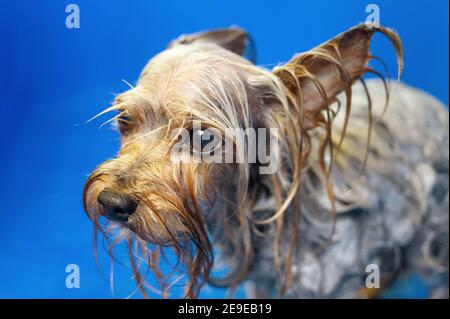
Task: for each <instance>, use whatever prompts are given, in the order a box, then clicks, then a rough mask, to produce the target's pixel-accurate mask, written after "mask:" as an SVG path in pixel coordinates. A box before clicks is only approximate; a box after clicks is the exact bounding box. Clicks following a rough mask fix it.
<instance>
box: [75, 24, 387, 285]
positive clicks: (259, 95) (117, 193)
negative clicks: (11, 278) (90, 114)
mask: <svg viewBox="0 0 450 319" xmlns="http://www.w3.org/2000/svg"><path fill="white" fill-rule="evenodd" d="M379 30H381V31H382V32H384V33H385V34H388V36H389V37H390V38H391V39H394V40H396V38H395V36H393V34H392V33H390V32H389V31H387V30H385V29H379ZM373 31H375V29H373V30H372V29H368V28H366V27H359V28H355V29H352V30H350V31H348V32H347V33H345V34H341V35H340V36H338V37H337V38H335V39H332V40H330V41H329V42H327V43H325V44H324V45H322V46H320V47H318V48H317V49H315V50H313V51H309V52H307V53H305V54H302V55H300V56H296V57H294V58H293V59H292V60H291V61H290V62H288V63H287V64H286V65H284V66H280V67H277V68H275V69H274V70H273V72H269V71H267V70H265V69H263V68H260V67H258V66H255V65H254V64H252V63H251V62H249V61H248V60H246V59H245V58H244V57H242V54H243V53H244V51H245V45H246V43H247V41H248V38H247V35H246V33H245V32H244V31H242V30H240V29H227V30H219V31H213V32H206V33H199V34H194V35H191V36H188V37H182V38H179V39H177V40H175V41H173V42H172V43H171V44H170V46H169V48H168V49H167V50H165V51H163V52H162V53H160V54H159V55H157V56H156V57H154V58H153V59H152V60H151V61H150V62H149V63H148V64H147V66H146V67H145V68H144V70H143V71H142V73H141V76H140V78H139V81H138V83H137V85H136V86H135V87H133V88H131V89H130V90H128V91H127V92H125V93H123V94H120V95H119V96H117V98H116V99H115V102H114V105H113V106H112V107H110V108H108V109H107V110H106V111H113V110H115V111H117V116H115V117H114V120H115V121H116V123H117V126H118V128H119V131H120V135H121V148H120V151H119V152H118V154H117V157H116V158H114V159H112V160H109V161H106V162H105V163H103V164H101V165H100V166H99V167H97V169H96V170H95V171H94V172H93V173H92V175H91V176H90V177H89V179H88V181H87V183H86V187H85V190H84V204H85V209H86V212H87V213H88V215H89V217H90V218H91V219H92V220H93V221H94V223H95V224H96V226H97V227H99V228H101V229H102V230H103V231H105V232H107V231H109V230H111V229H113V228H115V229H119V232H120V234H121V235H122V236H123V237H124V238H125V239H126V240H127V241H130V240H131V238H136V239H137V240H139V241H141V242H150V243H155V244H158V245H164V246H166V245H169V246H175V247H176V248H177V251H178V253H179V255H181V256H182V259H184V261H185V262H188V263H191V264H190V267H191V268H192V267H193V269H191V270H190V271H191V274H190V275H191V277H193V276H199V275H203V276H205V277H206V276H207V272H208V271H209V267H210V265H211V254H210V250H211V246H210V244H209V242H210V237H211V236H208V231H214V232H215V235H214V236H216V235H217V234H218V235H217V240H218V241H219V242H221V243H222V244H223V243H225V244H230V243H231V245H232V246H234V250H238V251H242V253H241V254H242V255H243V256H241V258H243V259H245V258H248V259H249V260H250V259H251V258H250V257H249V256H248V255H249V254H251V253H250V251H251V247H250V246H251V240H250V238H251V229H252V225H251V220H252V218H253V217H254V216H251V212H252V210H251V208H252V204H253V203H254V201H255V199H256V197H257V196H258V194H259V193H260V192H261V188H262V187H261V186H262V185H265V186H264V187H265V188H266V189H267V188H268V189H269V190H270V191H271V192H272V195H274V196H276V197H277V198H279V199H281V201H279V204H278V207H277V211H275V212H273V213H274V215H273V216H271V217H270V218H269V219H268V220H270V219H272V220H275V219H276V218H278V217H279V216H282V214H283V212H284V211H285V210H286V209H287V208H288V207H289V204H290V202H291V201H292V200H293V198H295V196H296V192H297V190H298V183H299V175H300V172H301V169H302V167H303V166H304V165H305V160H306V157H307V156H306V155H307V154H308V152H309V150H310V148H311V147H310V146H308V132H309V130H311V129H314V128H317V127H320V126H325V127H326V126H327V125H328V124H329V122H327V119H326V117H325V116H324V114H323V113H324V112H323V111H325V112H326V111H327V110H328V106H329V104H330V103H331V101H332V100H333V98H334V97H335V96H336V95H337V94H338V93H339V92H340V91H343V90H345V91H348V89H349V87H350V85H351V84H352V82H353V81H354V80H355V79H357V78H359V77H361V75H362V74H363V73H364V71H365V70H364V68H365V65H366V63H367V61H368V59H369V53H368V46H369V41H370V37H371V35H372V33H373ZM106 111H104V112H102V113H101V114H103V113H105V112H106ZM237 128H240V129H243V130H246V129H255V130H256V129H258V128H265V129H276V132H277V134H272V133H269V134H268V136H269V139H270V138H273V139H274V141H275V143H276V144H277V149H278V150H279V153H281V159H278V160H279V161H281V162H283V163H284V164H283V165H284V166H282V167H280V168H279V169H278V170H277V171H274V172H271V173H270V174H268V175H265V176H263V175H258V167H259V166H260V165H261V161H259V160H256V161H254V162H246V161H239V160H238V156H237V155H233V156H231V161H230V160H228V161H224V160H223V159H224V158H225V157H226V152H227V149H226V148H225V147H224V145H225V143H226V142H229V143H230V144H229V145H231V151H234V152H236V154H241V153H239V151H243V152H244V153H245V152H248V147H246V146H245V145H246V144H245V142H246V141H248V140H246V137H245V136H240V135H239V134H235V135H233V136H231V137H230V136H228V135H226V132H227V129H237ZM206 133H208V134H209V133H211V134H209V136H208V138H207V139H204V138H201V136H203V135H205V134H206ZM264 134H267V132H266V131H265V133H264ZM199 137H200V138H199ZM266 137H267V136H266ZM216 138H218V139H217V140H216ZM221 138H222V140H221ZM219 140H220V142H218V141H219ZM198 141H199V142H198ZM205 141H206V142H205ZM211 145H212V146H213V148H212V149H211V148H207V147H208V146H211ZM266 145H267V144H266ZM205 147H206V148H205ZM180 151H182V152H180ZM228 151H230V149H228ZM198 154H209V155H212V154H213V155H214V156H219V157H220V158H221V159H222V160H221V161H214V160H212V161H211V160H204V159H203V157H201V156H200V158H199V157H198ZM244 156H245V155H244ZM215 158H216V159H217V157H215ZM286 181H287V182H286ZM277 182H278V183H279V185H278V186H279V187H274V188H273V189H272V188H271V186H270V185H273V184H276V183H277ZM267 185H269V186H267ZM286 185H287V186H286ZM103 217H104V218H103ZM100 219H105V223H104V224H102V223H101V222H100ZM206 225H208V227H211V229H208V228H207V227H206ZM215 238H216V237H215ZM191 246H192V247H193V248H188V247H191ZM196 267H197V268H196ZM245 267H248V265H246V266H245ZM188 272H189V271H188Z"/></svg>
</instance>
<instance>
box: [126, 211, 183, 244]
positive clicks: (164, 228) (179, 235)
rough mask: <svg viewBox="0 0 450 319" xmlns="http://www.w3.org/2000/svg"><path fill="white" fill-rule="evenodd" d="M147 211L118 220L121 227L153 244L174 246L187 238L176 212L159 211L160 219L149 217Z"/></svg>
mask: <svg viewBox="0 0 450 319" xmlns="http://www.w3.org/2000/svg"><path fill="white" fill-rule="evenodd" d="M149 214H150V213H149V212H147V211H143V210H140V211H139V212H138V213H136V214H135V215H133V216H130V217H129V218H128V220H126V221H119V222H118V223H119V224H120V226H121V227H123V228H126V229H128V230H129V231H131V232H132V233H133V234H135V235H136V236H137V237H138V238H140V239H141V240H143V241H145V242H147V243H150V244H155V245H161V246H175V245H177V244H179V243H181V242H183V241H186V240H189V239H190V236H189V232H188V230H187V228H186V227H185V226H184V225H183V224H182V222H181V221H180V220H178V219H177V218H171V217H168V216H176V213H174V212H171V213H168V212H160V213H159V218H160V220H156V219H153V218H151V217H149Z"/></svg>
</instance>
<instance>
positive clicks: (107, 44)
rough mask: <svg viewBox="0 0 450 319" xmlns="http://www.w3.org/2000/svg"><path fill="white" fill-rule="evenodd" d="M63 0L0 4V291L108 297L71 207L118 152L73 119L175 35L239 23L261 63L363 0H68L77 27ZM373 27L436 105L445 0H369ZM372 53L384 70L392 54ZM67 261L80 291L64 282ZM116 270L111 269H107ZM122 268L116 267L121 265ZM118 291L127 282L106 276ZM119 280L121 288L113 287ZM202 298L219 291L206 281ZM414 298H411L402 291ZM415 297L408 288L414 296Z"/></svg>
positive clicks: (302, 45) (109, 138)
mask: <svg viewBox="0 0 450 319" xmlns="http://www.w3.org/2000/svg"><path fill="white" fill-rule="evenodd" d="M69 3H72V2H71V1H22V0H19V1H4V0H1V1H0V32H1V35H2V36H1V43H0V48H1V50H0V110H1V117H0V121H1V124H0V139H1V144H0V145H1V156H0V167H1V172H2V173H1V177H0V191H1V193H0V203H1V204H2V209H1V212H0V215H1V218H0V247H1V253H0V297H3V298H10V297H14V298H30V297H32V298H46V297H60V298H76V297H87V298H90V297H95V298H108V297H111V296H112V294H111V290H110V288H109V283H108V280H107V279H106V278H107V276H108V275H107V272H108V263H107V260H106V257H105V255H104V254H101V256H100V257H101V260H102V268H103V270H104V272H105V273H106V275H102V273H101V272H99V271H98V269H97V268H96V265H95V261H94V256H93V249H92V247H93V238H92V225H91V223H90V221H89V220H88V218H87V217H86V216H85V214H84V212H83V210H82V205H81V190H82V187H83V184H84V181H85V179H86V177H87V175H88V174H89V172H90V171H91V170H92V169H93V168H94V167H95V166H96V165H97V164H99V163H100V162H102V161H103V160H105V159H107V158H108V157H110V156H113V155H114V154H115V152H116V151H117V149H118V138H117V134H116V133H115V132H114V131H112V130H110V129H108V128H107V127H104V128H102V129H98V127H99V125H100V124H101V123H103V121H104V120H106V119H107V118H102V119H100V120H98V121H94V122H91V123H89V124H83V123H84V122H85V121H86V120H87V119H89V118H90V117H91V116H93V115H95V114H96V113H98V112H99V111H100V110H102V109H103V108H104V107H106V106H108V105H109V103H110V102H111V101H112V99H113V96H112V95H111V92H114V93H118V92H121V91H124V90H126V89H127V86H126V84H124V83H123V82H122V81H121V79H125V80H127V81H129V82H131V83H134V81H135V80H136V78H137V76H138V74H139V72H140V70H141V68H142V67H143V66H144V64H145V63H146V62H147V60H148V59H149V58H151V57H152V56H153V55H154V54H156V53H157V52H159V51H161V50H163V49H164V48H165V46H166V45H167V43H168V42H169V41H170V40H171V39H174V38H176V37H177V36H178V35H180V34H182V33H189V32H194V31H199V30H203V29H208V28H215V27H223V26H229V25H233V24H236V25H240V26H242V27H244V28H246V29H247V30H248V31H250V33H251V34H252V35H253V37H254V39H255V41H256V44H257V49H258V64H262V65H269V66H270V67H272V66H273V65H275V64H276V63H278V62H281V61H287V60H288V59H289V58H290V57H291V56H292V55H293V54H294V53H295V52H301V51H304V50H307V49H309V48H311V47H313V46H315V45H317V44H319V43H321V42H323V41H325V40H327V39H329V38H331V37H333V36H334V35H336V34H338V33H340V32H342V31H344V30H346V29H347V28H349V27H351V26H353V25H355V24H357V23H359V22H363V21H365V18H366V16H367V13H366V12H365V7H366V5H367V4H369V3H371V2H369V1H356V0H355V1H331V0H330V1H324V0H320V1H319V0H317V1H299V0H296V1H281V0H278V1H255V2H244V1H237V0H228V1H203V2H192V3H191V2H189V3H188V1H180V2H175V1H169V0H166V1H129V0H128V1H87V0H84V1H81V0H80V1H76V2H75V3H76V4H78V5H79V7H80V10H81V28H80V29H72V30H69V29H67V28H66V27H65V19H66V16H67V14H66V13H65V8H66V6H67V5H68V4H69ZM375 3H376V4H378V5H379V7H380V9H381V12H380V13H381V23H382V24H383V25H385V26H390V27H394V28H395V29H396V30H398V32H399V34H400V36H401V38H402V40H403V44H404V47H405V59H406V69H405V73H404V78H403V80H404V81H405V82H407V83H409V84H412V85H414V86H417V87H420V88H422V89H424V90H426V91H428V92H430V93H431V94H433V95H435V96H436V97H438V98H439V99H441V100H442V101H443V102H445V103H446V104H448V1H447V0H427V1H391V0H385V1H382V0H377V1H375ZM375 42H377V43H378V44H376V45H375V47H374V51H375V52H374V53H375V54H377V55H381V56H382V57H384V58H385V59H386V60H387V62H388V64H389V67H390V70H391V72H392V74H393V75H394V74H395V70H396V67H395V64H394V63H393V62H394V59H393V50H392V48H391V47H390V46H389V45H388V43H387V41H385V40H384V39H382V38H381V37H380V38H377V39H376V41H375ZM72 263H74V264H77V265H79V266H80V270H81V288H79V289H67V288H66V286H65V278H66V273H65V267H66V265H67V264H72ZM119 268H120V267H119ZM122 268H124V267H122ZM118 277H119V278H118V279H117V282H116V284H117V287H119V288H118V290H119V291H118V293H117V296H118V297H125V296H127V295H128V293H130V292H131V291H132V289H133V284H132V281H131V279H130V273H129V272H128V271H127V270H126V268H124V269H122V270H119V271H118ZM120 287H122V288H120ZM202 296H204V297H221V296H223V290H218V289H211V288H207V289H205V291H204V292H203V293H202ZM413 296H414V294H413ZM419 296H420V294H419Z"/></svg>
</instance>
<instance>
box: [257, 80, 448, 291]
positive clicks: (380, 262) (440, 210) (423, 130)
mask: <svg viewBox="0 0 450 319" xmlns="http://www.w3.org/2000/svg"><path fill="white" fill-rule="evenodd" d="M393 85H394V84H393ZM367 87H368V89H369V91H370V92H371V97H372V101H373V114H374V127H373V130H372V138H371V143H370V154H369V157H368V162H367V165H366V168H365V170H364V172H363V173H362V174H361V173H360V167H361V165H362V163H363V161H364V149H365V147H366V141H367V140H366V130H367V116H368V113H367V98H366V94H365V91H364V89H363V87H362V86H361V85H358V84H356V85H354V86H353V88H352V89H353V94H352V119H351V124H350V126H349V131H348V133H347V138H346V139H345V140H344V144H343V154H342V155H341V156H342V157H341V160H339V158H338V159H336V162H335V166H334V168H333V170H334V174H333V178H334V180H335V194H336V197H337V198H338V203H339V204H338V216H337V218H336V225H335V232H334V233H333V236H332V238H331V240H328V238H327V237H326V235H327V234H329V233H330V228H331V223H330V222H329V218H330V216H331V215H332V212H331V209H330V204H329V201H328V198H327V195H326V193H325V192H323V191H322V192H319V193H318V194H315V195H314V196H307V195H306V194H305V197H304V198H308V200H304V201H303V203H304V207H303V209H302V222H301V223H300V226H299V236H300V240H299V246H298V250H296V254H295V257H294V259H293V260H294V261H293V266H292V272H293V273H294V274H295V276H296V277H295V279H294V280H293V282H294V283H295V284H294V285H293V287H292V289H290V290H288V291H287V293H286V295H287V296H289V297H293V298H356V297H373V296H374V295H373V294H374V293H375V294H378V293H379V292H380V289H370V288H369V289H364V288H363V289H362V287H365V285H366V279H367V278H368V277H370V275H371V274H373V273H374V271H378V269H379V271H380V277H381V280H380V288H381V291H383V289H387V288H388V287H389V286H391V285H392V284H393V283H394V281H395V280H396V279H397V280H400V281H407V280H408V278H410V277H412V276H414V275H417V274H419V276H420V278H421V280H423V284H424V285H425V286H427V287H428V288H429V290H428V292H429V296H430V297H445V296H447V295H448V287H447V286H446V285H445V284H444V283H445V282H447V276H448V222H449V220H448V217H449V215H448V204H449V196H448V166H449V158H448V147H449V146H448V143H449V137H448V112H447V111H446V110H445V107H444V106H443V105H442V104H441V103H440V102H439V101H437V100H436V99H434V98H433V97H431V96H429V95H428V94H426V93H425V92H422V91H419V90H416V89H413V88H411V87H408V86H405V85H403V84H399V85H398V87H397V90H396V91H395V93H393V95H392V99H391V102H390V104H389V108H388V110H387V112H386V114H384V116H382V117H381V116H379V115H380V114H381V113H382V111H383V107H384V99H385V94H384V90H383V87H384V86H383V83H382V81H380V80H369V81H368V83H367ZM343 99H344V98H343ZM377 114H378V115H377ZM342 122H343V119H342V117H340V118H338V119H337V120H336V123H335V124H336V125H335V126H334V133H335V135H337V136H339V134H340V133H341V130H340V128H342ZM361 132H363V133H361ZM314 169H316V170H317V167H316V168H314V167H313V168H311V170H312V171H314ZM306 174H308V171H307V172H306ZM360 174H361V175H360ZM350 187H352V191H349V189H350ZM273 204H274V201H273V200H271V199H270V198H268V199H264V201H261V203H260V205H256V206H257V207H258V209H268V210H273V209H274V207H273ZM273 240H274V235H273V234H271V235H269V236H267V237H265V238H258V239H255V245H256V247H259V250H258V254H257V258H256V261H255V263H254V264H255V268H254V270H253V271H252V272H251V275H250V278H252V280H253V283H251V284H249V288H250V289H249V292H251V294H253V295H254V296H262V297H277V296H278V295H277V294H278V291H279V288H280V287H279V283H278V282H277V278H276V275H275V274H274V273H273V271H272V270H271V269H272V265H273V262H274V258H273V254H272V251H271V250H267V249H266V247H267V246H268V245H270V243H272V242H273ZM371 265H377V268H372V266H371ZM374 269H376V270H374ZM252 288H253V290H252ZM397 296H401V292H398V293H397Z"/></svg>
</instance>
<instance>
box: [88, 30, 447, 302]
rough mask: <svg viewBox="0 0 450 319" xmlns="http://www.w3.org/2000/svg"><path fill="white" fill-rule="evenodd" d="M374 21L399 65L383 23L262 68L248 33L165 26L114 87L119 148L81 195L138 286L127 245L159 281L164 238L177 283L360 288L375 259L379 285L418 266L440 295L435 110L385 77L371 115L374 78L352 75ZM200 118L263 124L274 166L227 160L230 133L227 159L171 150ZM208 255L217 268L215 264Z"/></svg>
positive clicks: (351, 292)
mask: <svg viewBox="0 0 450 319" xmlns="http://www.w3.org/2000/svg"><path fill="white" fill-rule="evenodd" d="M374 32H382V33H384V34H385V35H386V36H388V37H389V39H390V40H391V41H392V43H393V44H394V46H395V48H396V51H397V57H398V62H399V71H400V72H399V73H401V70H402V65H403V60H402V48H401V43H400V41H399V39H398V37H397V36H396V35H395V34H394V33H393V32H392V31H389V30H387V29H384V28H381V27H374V26H371V27H368V26H359V27H356V28H353V29H351V30H349V31H347V32H346V33H343V34H341V35H339V36H337V37H336V38H334V39H332V40H330V41H329V42H326V43H324V44H323V45H321V46H319V47H318V48H316V49H314V50H311V51H309V52H306V53H304V54H302V55H299V56H296V57H294V58H293V59H292V60H291V61H290V62H288V63H287V64H285V65H284V66H280V67H277V68H275V69H274V70H273V72H272V73H271V72H269V71H267V70H265V69H262V68H260V67H257V66H255V65H254V64H252V63H250V62H249V61H247V60H245V59H244V58H243V57H241V56H240V55H241V54H243V53H244V51H245V43H246V42H247V34H246V33H245V32H243V31H242V30H240V29H228V30H219V31H212V32H206V33H199V34H194V35H191V36H187V37H182V38H179V39H177V40H175V41H173V42H172V43H171V45H170V48H169V49H168V50H166V51H164V52H163V53H161V54H160V55H158V56H157V57H155V58H154V59H152V60H151V61H150V62H149V64H148V65H147V66H146V67H145V68H144V70H143V72H142V74H141V77H140V79H139V82H138V84H137V86H136V87H134V88H132V89H131V90H129V91H128V92H126V93H124V94H121V95H120V96H119V97H117V99H116V103H115V104H114V105H113V106H112V107H110V108H109V109H108V110H106V111H110V110H117V111H119V115H118V116H117V117H116V119H117V122H118V125H119V129H120V131H121V136H122V146H121V151H120V152H119V154H118V157H117V158H116V159H114V160H111V161H108V162H106V163H104V164H102V165H101V166H100V167H99V168H97V170H96V171H95V172H94V173H93V174H92V175H91V177H90V178H89V180H88V182H87V184H86V188H85V192H84V203H85V209H86V211H87V213H88V215H89V216H90V218H91V219H92V220H93V221H94V224H95V226H96V228H97V229H100V230H101V231H102V232H103V233H104V234H105V235H106V236H107V235H108V233H109V232H114V234H115V237H116V238H119V239H124V240H125V241H126V242H127V243H128V246H129V251H130V260H131V266H132V267H133V270H134V271H135V275H136V276H135V277H136V280H137V282H138V286H139V288H140V289H141V291H142V292H143V293H145V289H144V288H145V287H144V278H142V277H141V275H140V268H139V264H138V263H137V262H136V259H135V256H136V255H139V256H143V257H144V258H145V260H146V261H147V262H146V264H147V266H148V267H149V268H150V269H151V270H152V271H153V272H154V273H155V274H156V276H157V277H158V279H159V280H160V284H161V286H162V288H163V290H167V288H169V286H170V285H171V284H172V282H170V281H166V280H165V279H164V275H163V274H162V273H161V272H160V271H159V255H160V253H161V249H160V247H161V246H167V245H168V246H173V247H174V249H175V252H176V254H177V255H178V257H179V259H180V261H181V263H180V264H182V265H185V269H184V270H185V271H186V273H187V275H188V280H187V281H186V296H187V297H194V296H195V295H196V293H197V292H198V290H199V288H200V287H201V283H202V281H209V282H210V283H212V284H216V285H222V286H230V287H235V286H236V285H237V284H239V283H241V282H248V283H249V285H248V287H250V290H249V296H254V297H260V296H263V297H277V296H286V297H358V296H362V297H364V296H365V295H367V294H365V292H364V290H361V289H362V288H363V287H365V277H366V276H367V275H368V274H367V273H366V271H367V269H368V268H367V267H368V266H370V265H372V266H373V264H376V265H378V267H379V271H380V275H381V278H380V279H381V285H382V286H384V287H385V286H387V285H388V283H390V282H392V281H393V280H394V279H395V278H396V277H398V275H405V274H412V273H419V274H420V275H421V276H422V277H423V280H424V282H426V284H427V285H428V286H429V287H430V288H432V291H431V290H430V293H435V295H430V296H438V292H437V291H438V288H439V289H440V288H442V287H443V286H442V285H441V282H442V280H441V278H442V276H446V274H447V273H448V140H449V139H448V113H447V112H446V111H445V110H444V109H443V107H442V106H441V105H440V104H439V103H438V102H437V101H435V100H434V99H433V98H431V97H429V96H427V95H426V94H425V93H422V92H418V91H415V90H413V89H411V88H408V87H406V86H404V85H399V86H398V88H397V90H396V91H395V92H394V93H392V92H391V93H392V94H391V96H390V97H391V103H390V106H389V108H388V109H387V112H386V114H384V116H383V114H382V113H384V110H385V109H384V107H385V103H384V102H385V100H386V96H387V94H388V93H389V86H385V85H384V84H386V83H385V82H382V81H370V82H369V83H368V85H366V84H365V82H362V85H359V86H353V89H352V88H351V87H352V84H353V83H354V82H355V81H356V80H358V79H360V78H361V77H362V75H363V74H364V73H365V72H371V71H372V70H370V69H368V68H367V62H368V60H369V59H370V58H371V57H370V55H369V50H368V49H369V44H370V39H371V36H372V34H373V33H374ZM394 86H395V85H394ZM340 92H344V93H345V94H344V93H342V96H339V93H340ZM337 100H340V103H337V102H336V101H337ZM350 101H351V103H350ZM368 106H369V109H368V108H367V107H368ZM103 113H104V112H102V113H101V114H103ZM336 114H337V115H336ZM196 121H199V122H201V126H200V129H198V128H195V123H196ZM209 128H211V129H214V130H215V131H216V132H219V135H220V136H222V135H224V132H226V129H227V128H244V129H258V128H273V129H276V131H275V132H276V133H272V131H270V133H269V137H271V139H270V141H272V138H273V141H275V142H276V143H275V144H272V143H271V142H270V143H267V145H268V148H269V151H270V152H271V153H275V154H278V155H277V156H276V157H275V158H272V159H274V162H276V163H277V164H278V170H277V171H276V172H271V173H268V174H261V173H260V172H261V170H260V168H261V166H263V165H262V164H261V163H262V162H261V161H257V162H252V163H249V162H239V161H238V160H237V159H238V158H239V154H240V153H239V150H244V151H245V150H247V148H246V147H245V146H244V145H245V141H246V140H245V137H243V136H240V135H236V136H234V137H233V138H232V145H233V150H235V151H236V154H238V155H236V158H235V157H232V159H233V161H232V162H227V163H220V164H218V163H215V162H205V161H198V162H197V161H195V160H194V159H195V158H196V157H195V154H196V153H201V154H204V152H205V148H203V145H202V148H201V149H200V151H199V150H198V149H196V147H197V146H195V142H194V146H193V147H190V148H188V150H189V151H190V153H189V155H188V159H192V160H191V161H188V162H183V161H177V159H179V158H181V157H177V156H175V157H171V155H173V154H172V153H171V150H172V149H174V148H175V146H177V145H178V144H179V143H180V141H179V140H177V138H178V137H176V138H174V136H172V133H173V132H180V131H182V130H186V131H187V132H188V134H187V137H188V140H189V141H191V139H192V140H194V138H195V137H196V136H197V135H205V133H206V132H207V131H208V129H209ZM258 132H259V131H258ZM344 137H345V138H344ZM183 143H184V141H183V140H182V143H181V144H183ZM263 144H264V145H266V144H265V143H263ZM220 145H222V144H220ZM274 145H275V146H276V147H275V146H274ZM367 145H368V148H367V150H366V146H367ZM206 146H208V144H207V145H206ZM182 149H183V147H182ZM219 150H220V158H222V156H224V157H226V152H225V150H226V149H222V148H220V149H219ZM275 150H279V152H275ZM222 151H223V154H222ZM207 153H208V154H209V153H211V152H210V151H208V152H207ZM213 153H214V154H216V153H215V152H213ZM176 154H178V153H176ZM258 154H259V153H258ZM233 156H234V155H233ZM174 159H175V160H174ZM202 159H203V158H202ZM258 160H259V159H258ZM102 216H103V217H107V218H108V219H109V221H107V222H106V225H102V224H101V223H100V220H101V218H102ZM330 236H331V237H330ZM116 241H117V240H116V239H114V240H113V242H112V244H114V243H115V242H116ZM152 244H155V245H156V246H154V245H152ZM212 246H214V254H213V253H212V252H213V250H212ZM148 247H151V248H152V249H148ZM214 255H215V256H214ZM213 262H214V266H220V265H226V267H227V268H228V275H227V276H225V278H222V279H214V278H213V277H214V276H212V275H211V267H212V265H213ZM372 266H370V267H372ZM370 267H369V268H370ZM169 280H170V278H169ZM375 281H376V280H375ZM375 284H376V283H375ZM443 289H444V293H445V291H446V290H445V289H446V287H445V286H444V287H443Z"/></svg>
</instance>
